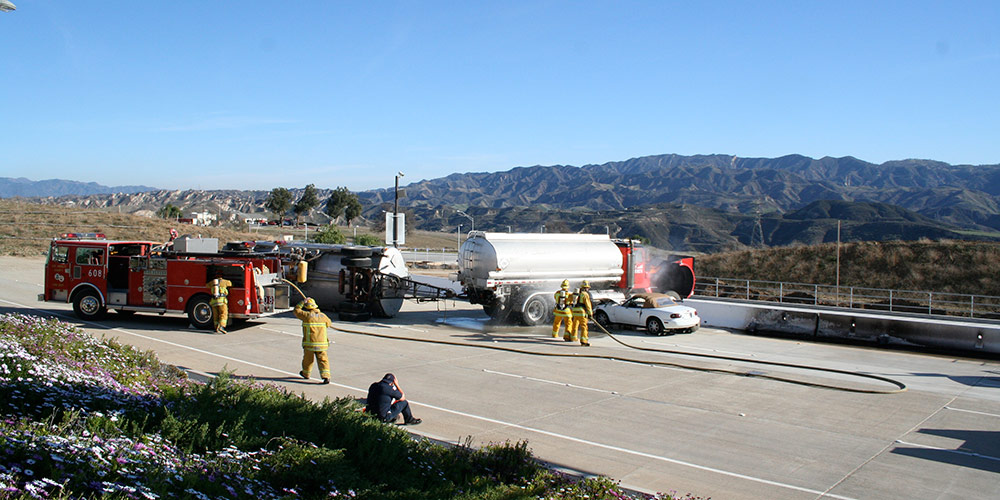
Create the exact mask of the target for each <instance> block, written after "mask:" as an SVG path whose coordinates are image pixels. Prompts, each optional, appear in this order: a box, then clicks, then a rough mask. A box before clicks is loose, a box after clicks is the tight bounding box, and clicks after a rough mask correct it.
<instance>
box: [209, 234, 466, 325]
mask: <svg viewBox="0 0 1000 500" xmlns="http://www.w3.org/2000/svg"><path fill="white" fill-rule="evenodd" d="M223 251H224V252H231V253H259V254H263V255H274V254H277V255H279V256H280V257H281V259H282V263H283V265H285V266H287V267H289V268H295V267H298V266H300V265H301V264H300V263H304V264H305V266H306V267H305V270H304V272H302V275H301V276H300V278H299V284H298V287H299V288H300V289H301V291H302V293H304V294H306V295H308V296H309V297H312V298H313V300H315V301H316V304H317V305H319V307H320V309H323V310H327V311H330V310H332V311H336V312H337V313H338V316H339V318H340V319H341V320H343V321H367V320H368V319H370V318H372V317H373V316H374V317H382V318H391V317H393V316H395V315H396V314H397V313H398V312H399V310H400V308H402V305H403V300H406V299H416V300H436V299H446V298H453V297H454V296H455V293H454V292H453V291H452V290H450V289H447V288H440V287H435V286H432V285H428V284H426V283H420V282H418V281H414V280H412V279H410V277H409V272H408V271H407V269H406V263H405V262H404V260H403V257H402V254H400V252H399V251H398V250H397V249H395V248H392V247H362V246H346V245H328V244H322V243H294V242H292V243H281V242H273V241H258V242H244V243H231V244H229V245H227V246H226V248H225V249H223ZM290 274H295V273H290Z"/></svg>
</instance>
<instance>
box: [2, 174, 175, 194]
mask: <svg viewBox="0 0 1000 500" xmlns="http://www.w3.org/2000/svg"><path fill="white" fill-rule="evenodd" d="M155 190H157V188H154V187H149V186H113V187H108V186H102V185H100V184H98V183H96V182H79V181H67V180H62V179H46V180H42V181H32V180H29V179H25V178H24V177H18V178H13V177H0V198H14V197H17V196H20V197H23V198H30V197H37V196H42V197H54V196H67V195H72V196H86V195H91V194H111V193H140V192H143V191H155Z"/></svg>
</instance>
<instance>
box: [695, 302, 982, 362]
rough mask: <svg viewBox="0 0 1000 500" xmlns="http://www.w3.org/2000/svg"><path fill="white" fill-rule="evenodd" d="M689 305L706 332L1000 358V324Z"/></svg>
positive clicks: (781, 308)
mask: <svg viewBox="0 0 1000 500" xmlns="http://www.w3.org/2000/svg"><path fill="white" fill-rule="evenodd" d="M684 304H685V305H688V306H691V307H694V308H696V309H698V315H699V316H701V319H702V324H703V325H705V326H711V327H717V328H730V329H736V330H745V331H747V332H749V333H759V334H765V335H766V334H774V335H781V336H792V337H798V338H807V339H815V340H823V339H838V340H859V341H867V342H872V343H876V344H882V345H905V346H914V347H927V348H935V349H948V350H957V351H968V352H977V353H1000V324H998V323H995V322H987V321H979V320H975V321H974V320H950V319H942V318H929V317H913V316H906V315H903V314H892V313H872V312H863V311H861V310H857V309H855V310H838V309H835V308H823V307H809V306H792V305H787V304H755V303H745V302H739V301H731V300H721V299H702V298H698V299H688V300H685V301H684Z"/></svg>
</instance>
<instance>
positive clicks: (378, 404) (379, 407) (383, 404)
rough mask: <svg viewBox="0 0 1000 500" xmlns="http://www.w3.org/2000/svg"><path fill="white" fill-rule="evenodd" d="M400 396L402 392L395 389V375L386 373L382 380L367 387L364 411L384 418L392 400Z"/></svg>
mask: <svg viewBox="0 0 1000 500" xmlns="http://www.w3.org/2000/svg"><path fill="white" fill-rule="evenodd" d="M401 397H403V393H402V392H400V391H399V389H396V377H394V376H393V375H392V374H391V373H388V374H386V376H385V377H383V378H382V380H380V381H378V382H375V383H374V384H372V385H371V386H369V387H368V399H367V402H368V406H367V407H366V408H365V411H366V412H368V413H373V414H375V415H378V417H379V418H382V419H384V418H385V415H386V414H387V413H389V407H390V406H392V400H393V399H399V398H401Z"/></svg>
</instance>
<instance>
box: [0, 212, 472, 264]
mask: <svg viewBox="0 0 1000 500" xmlns="http://www.w3.org/2000/svg"><path fill="white" fill-rule="evenodd" d="M171 228H175V229H177V231H178V232H179V233H180V234H191V235H201V236H204V237H206V238H218V240H219V242H220V243H225V242H227V241H243V240H253V239H274V238H278V237H280V236H281V235H284V234H292V235H293V236H294V237H295V238H296V239H302V238H303V237H305V235H306V231H305V230H303V229H294V230H293V229H290V228H279V227H265V228H262V229H261V230H260V231H255V232H246V231H244V230H239V229H237V228H236V225H233V227H202V226H193V225H190V224H178V223H177V222H175V221H170V220H165V219H160V218H150V217H141V216H136V215H130V214H119V213H114V212H104V211H101V210H95V209H79V208H68V207H64V206H61V205H46V204H38V203H28V202H25V201H22V200H18V199H0V255H14V256H22V257H36V256H41V255H45V253H46V252H47V251H48V248H49V241H51V240H52V238H56V237H58V236H59V235H60V234H63V233H68V232H88V233H90V232H95V233H104V234H105V235H106V236H107V238H108V239H111V240H142V241H166V240H167V239H168V238H169V234H170V229H171ZM340 231H341V232H342V233H344V235H346V236H347V237H348V241H350V239H351V238H352V237H353V236H354V228H348V227H340ZM308 232H309V233H312V232H315V229H310V230H309V231H308ZM357 233H358V235H359V236H360V235H361V234H372V235H375V236H377V237H380V236H381V234H382V233H381V232H379V231H376V230H374V229H373V228H358V232H357ZM406 242H407V246H408V247H410V248H431V249H435V248H446V247H447V248H448V249H449V250H454V248H455V243H456V237H455V234H453V233H452V234H449V233H433V232H429V231H408V232H407V235H406Z"/></svg>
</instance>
